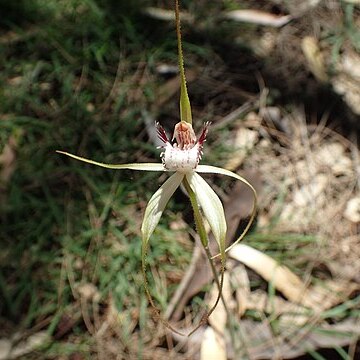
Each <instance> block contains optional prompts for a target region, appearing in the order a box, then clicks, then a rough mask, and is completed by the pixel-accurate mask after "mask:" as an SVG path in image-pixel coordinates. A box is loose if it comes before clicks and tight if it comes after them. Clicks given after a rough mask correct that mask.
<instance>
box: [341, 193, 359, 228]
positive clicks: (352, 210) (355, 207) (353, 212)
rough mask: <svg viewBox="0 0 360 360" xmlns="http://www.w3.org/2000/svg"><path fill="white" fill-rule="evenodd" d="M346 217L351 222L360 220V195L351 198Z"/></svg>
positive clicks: (347, 205) (345, 213)
mask: <svg viewBox="0 0 360 360" xmlns="http://www.w3.org/2000/svg"><path fill="white" fill-rule="evenodd" d="M344 217H345V218H346V219H348V220H350V221H351V222H354V223H359V222H360V197H355V198H352V199H350V200H349V201H348V202H347V204H346V209H345V212H344Z"/></svg>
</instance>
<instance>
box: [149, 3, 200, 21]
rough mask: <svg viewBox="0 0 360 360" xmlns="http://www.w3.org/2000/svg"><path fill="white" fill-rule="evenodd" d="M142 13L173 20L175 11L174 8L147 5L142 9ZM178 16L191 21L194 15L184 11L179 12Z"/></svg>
mask: <svg viewBox="0 0 360 360" xmlns="http://www.w3.org/2000/svg"><path fill="white" fill-rule="evenodd" d="M144 13H145V14H146V15H148V16H150V17H152V18H154V19H157V20H163V21H174V20H175V13H174V10H166V9H160V8H156V7H152V6H149V7H147V8H145V9H144ZM180 18H181V21H183V22H193V21H194V17H193V16H192V15H191V14H189V13H187V12H184V11H181V12H180Z"/></svg>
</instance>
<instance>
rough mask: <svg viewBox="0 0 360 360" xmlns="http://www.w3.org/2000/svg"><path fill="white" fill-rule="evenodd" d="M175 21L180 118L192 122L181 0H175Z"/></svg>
mask: <svg viewBox="0 0 360 360" xmlns="http://www.w3.org/2000/svg"><path fill="white" fill-rule="evenodd" d="M175 22H176V35H177V45H178V58H179V71H180V120H181V121H185V122H187V123H190V124H192V115H191V106H190V100H189V95H188V92H187V87H186V77H185V70H184V56H183V51H182V43H181V28H180V11H179V0H175Z"/></svg>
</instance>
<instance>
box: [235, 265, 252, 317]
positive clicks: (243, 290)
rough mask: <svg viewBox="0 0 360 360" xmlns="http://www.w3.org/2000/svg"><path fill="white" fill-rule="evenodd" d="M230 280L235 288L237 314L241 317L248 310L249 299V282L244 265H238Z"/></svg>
mask: <svg viewBox="0 0 360 360" xmlns="http://www.w3.org/2000/svg"><path fill="white" fill-rule="evenodd" d="M231 280H232V284H233V288H235V294H236V301H237V306H238V313H239V315H240V317H241V316H243V315H244V314H245V311H246V310H247V309H249V306H248V302H249V297H250V280H249V277H248V274H247V271H246V269H245V266H244V265H242V264H239V265H238V266H236V267H235V268H234V269H233V270H232V272H231Z"/></svg>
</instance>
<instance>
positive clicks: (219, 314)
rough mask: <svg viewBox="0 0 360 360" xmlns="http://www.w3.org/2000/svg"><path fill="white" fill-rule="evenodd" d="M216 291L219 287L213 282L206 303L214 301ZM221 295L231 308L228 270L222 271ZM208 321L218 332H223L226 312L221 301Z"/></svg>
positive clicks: (216, 294)
mask: <svg viewBox="0 0 360 360" xmlns="http://www.w3.org/2000/svg"><path fill="white" fill-rule="evenodd" d="M218 292H219V289H218V287H217V285H216V284H214V285H213V287H212V289H211V292H210V298H209V301H207V303H208V304H210V305H211V304H213V303H214V302H215V300H216V298H217V296H218ZM222 295H223V299H224V300H225V303H226V305H227V306H228V308H231V303H232V302H233V299H232V296H231V286H230V276H229V273H228V272H225V273H224V284H223V291H222ZM208 321H209V324H210V325H211V326H212V328H213V329H215V331H216V332H217V333H218V334H224V332H225V328H226V322H227V314H226V310H225V307H224V304H223V302H222V301H220V302H219V304H218V306H217V307H216V309H215V310H214V311H213V313H212V314H211V316H210V318H209V320H208Z"/></svg>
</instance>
